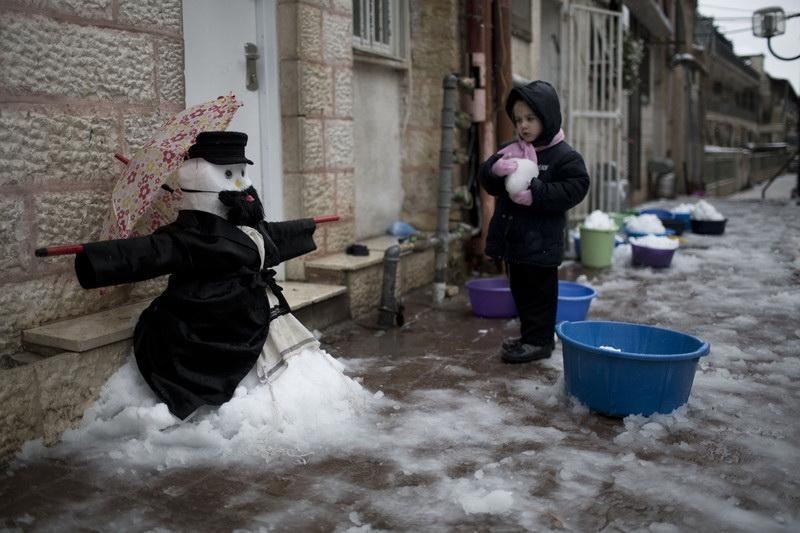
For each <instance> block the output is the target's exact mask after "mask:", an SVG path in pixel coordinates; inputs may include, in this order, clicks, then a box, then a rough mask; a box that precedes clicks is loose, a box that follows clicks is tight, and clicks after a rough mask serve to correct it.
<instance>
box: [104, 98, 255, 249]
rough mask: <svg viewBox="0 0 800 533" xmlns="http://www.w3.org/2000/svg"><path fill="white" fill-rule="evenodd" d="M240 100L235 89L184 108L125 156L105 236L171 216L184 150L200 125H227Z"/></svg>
mask: <svg viewBox="0 0 800 533" xmlns="http://www.w3.org/2000/svg"><path fill="white" fill-rule="evenodd" d="M241 105H242V104H241V102H238V101H237V100H236V96H234V95H233V94H230V95H228V96H220V97H219V98H217V99H216V100H211V101H208V102H203V103H202V104H197V105H194V106H191V107H189V108H187V109H184V110H183V111H181V112H180V113H178V114H177V115H175V116H173V117H172V118H170V119H169V120H167V121H166V122H165V123H164V125H163V126H161V128H160V129H159V130H158V131H156V133H155V134H154V135H153V136H152V137H151V138H150V140H148V141H147V143H145V145H144V146H142V148H141V149H140V150H139V151H138V152H136V154H135V155H134V156H133V157H132V158H131V159H130V161H128V162H127V165H126V167H125V171H124V173H123V175H122V177H121V178H120V179H119V180H118V181H117V183H116V184H115V185H114V190H113V192H112V193H111V210H110V213H109V216H108V219H107V221H106V223H105V225H104V227H103V232H102V234H101V239H102V240H107V239H126V238H128V237H136V236H140V235H147V234H149V233H152V232H153V231H154V230H155V229H156V228H158V227H159V226H162V225H164V224H168V223H170V222H172V221H173V220H174V219H175V216H176V214H177V210H178V203H179V202H178V201H179V200H180V191H179V190H176V191H175V192H169V190H170V189H174V188H175V187H174V185H175V183H174V179H175V174H176V173H175V171H176V170H177V169H178V167H180V165H181V163H182V162H183V157H184V155H185V154H186V152H187V151H188V150H189V147H190V146H191V145H192V144H193V143H194V141H195V138H196V137H197V134H198V133H200V132H201V131H221V130H224V129H226V128H227V127H228V124H230V121H231V119H232V118H233V114H234V113H236V110H237V109H238V108H239V107H240V106H241ZM120 159H121V160H123V162H124V161H125V160H124V158H122V157H120ZM162 186H166V187H168V188H169V189H168V188H164V187H162Z"/></svg>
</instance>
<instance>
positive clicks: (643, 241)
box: [630, 234, 679, 250]
mask: <svg viewBox="0 0 800 533" xmlns="http://www.w3.org/2000/svg"><path fill="white" fill-rule="evenodd" d="M630 242H631V244H635V245H636V246H641V247H642V248H654V249H656V250H675V249H676V248H677V247H678V244H679V243H678V241H677V240H676V239H670V238H669V237H664V236H659V235H653V234H648V235H645V236H644V237H632V238H631V239H630Z"/></svg>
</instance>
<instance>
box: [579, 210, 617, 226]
mask: <svg viewBox="0 0 800 533" xmlns="http://www.w3.org/2000/svg"><path fill="white" fill-rule="evenodd" d="M583 227H584V228H587V229H598V230H611V231H617V225H616V223H614V221H613V220H612V219H611V217H610V216H608V214H606V213H604V212H602V211H600V210H599V209H597V210H595V211H592V212H591V213H590V214H589V216H588V217H586V220H584V221H583Z"/></svg>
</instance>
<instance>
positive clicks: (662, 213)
mask: <svg viewBox="0 0 800 533" xmlns="http://www.w3.org/2000/svg"><path fill="white" fill-rule="evenodd" d="M639 214H640V215H655V216H657V217H658V218H660V219H662V220H672V219H674V218H675V215H674V214H673V213H672V211H669V210H667V209H642V210H641V211H639Z"/></svg>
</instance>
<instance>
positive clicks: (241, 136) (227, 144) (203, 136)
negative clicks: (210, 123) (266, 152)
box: [186, 131, 253, 165]
mask: <svg viewBox="0 0 800 533" xmlns="http://www.w3.org/2000/svg"><path fill="white" fill-rule="evenodd" d="M245 145H247V134H246V133H241V132H238V131H203V132H200V133H199V134H198V135H197V139H196V140H195V142H194V144H193V145H191V146H190V147H189V152H188V153H187V154H186V159H194V158H196V157H199V158H201V159H205V160H206V161H208V162H209V163H213V164H215V165H235V164H237V163H247V164H248V165H252V164H253V162H252V161H250V160H249V159H247V158H246V157H245V156H244V147H245Z"/></svg>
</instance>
